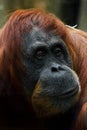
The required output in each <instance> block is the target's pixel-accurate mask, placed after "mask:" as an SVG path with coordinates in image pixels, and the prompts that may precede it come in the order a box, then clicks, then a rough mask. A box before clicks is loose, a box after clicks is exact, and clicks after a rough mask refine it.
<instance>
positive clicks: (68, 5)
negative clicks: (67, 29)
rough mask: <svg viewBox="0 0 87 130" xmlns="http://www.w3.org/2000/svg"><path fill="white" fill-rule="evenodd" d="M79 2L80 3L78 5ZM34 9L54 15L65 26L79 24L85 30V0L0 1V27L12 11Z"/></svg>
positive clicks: (86, 6) (86, 8)
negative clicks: (43, 10)
mask: <svg viewBox="0 0 87 130" xmlns="http://www.w3.org/2000/svg"><path fill="white" fill-rule="evenodd" d="M80 1H82V2H81V3H79V2H80ZM80 4H81V6H82V8H81V9H80V8H79V7H80V6H78V5H80ZM35 7H36V8H43V9H45V10H47V11H49V12H51V13H54V14H55V15H56V16H58V17H59V18H60V19H61V20H63V22H65V23H66V24H69V25H75V24H78V22H79V23H80V27H81V26H82V28H84V29H85V30H86V28H87V27H86V25H87V24H86V23H87V20H86V19H87V18H86V16H87V15H86V12H87V1H86V0H0V27H2V25H4V23H5V22H6V21H7V19H8V17H9V16H10V15H11V13H12V12H13V11H15V10H17V9H29V8H35ZM76 11H77V12H76ZM78 14H79V15H78ZM78 16H79V17H78ZM75 19H76V21H75ZM78 20H79V21H78Z"/></svg>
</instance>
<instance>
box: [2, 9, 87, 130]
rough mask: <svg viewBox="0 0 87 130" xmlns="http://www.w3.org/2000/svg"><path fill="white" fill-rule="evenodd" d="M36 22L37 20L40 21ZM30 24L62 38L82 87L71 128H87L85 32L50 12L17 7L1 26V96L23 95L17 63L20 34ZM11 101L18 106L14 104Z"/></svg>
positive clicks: (19, 53) (86, 54) (86, 42)
mask: <svg viewBox="0 0 87 130" xmlns="http://www.w3.org/2000/svg"><path fill="white" fill-rule="evenodd" d="M38 21H40V24H39V23H38ZM32 23H33V24H34V25H32ZM32 26H39V27H40V28H42V29H44V30H45V31H46V32H49V31H52V32H53V33H55V34H58V35H60V37H61V38H62V39H63V40H64V41H65V43H66V45H67V48H68V49H69V51H70V54H71V57H72V60H73V66H74V70H75V72H76V73H77V75H78V77H79V79H80V84H81V89H82V91H81V97H80V101H79V106H78V112H77V114H76V118H75V120H74V121H73V127H72V130H87V34H86V33H85V32H83V31H80V30H77V29H74V28H70V27H68V26H65V25H64V24H63V23H62V22H61V21H60V20H59V19H57V18H56V17H55V16H54V15H52V14H46V13H45V12H44V11H41V10H38V9H32V10H18V11H16V12H14V13H13V14H12V16H11V17H10V19H9V20H8V22H7V23H6V24H5V26H4V27H3V28H2V30H1V32H0V94H1V96H3V95H6V96H8V95H12V94H13V93H14V91H15V92H16V97H18V94H19V95H20V94H21V93H22V96H23V98H26V95H25V93H24V92H23V89H22V84H21V82H20V79H19V76H18V75H19V74H22V75H23V74H24V69H23V65H22V62H21V41H22V36H23V35H24V34H25V35H26V33H28V32H29V31H30V30H31V29H32ZM11 91H12V93H11ZM17 100H18V99H17ZM17 100H16V101H17ZM20 100H21V99H20ZM11 103H12V105H13V104H14V103H13V102H11ZM15 104H16V105H18V104H17V103H15ZM20 104H21V103H20ZM10 105H11V104H10ZM14 106H15V105H14ZM30 113H31V112H30ZM68 130H71V129H68Z"/></svg>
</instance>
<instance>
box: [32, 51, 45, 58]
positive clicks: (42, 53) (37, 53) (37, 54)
mask: <svg viewBox="0 0 87 130" xmlns="http://www.w3.org/2000/svg"><path fill="white" fill-rule="evenodd" d="M45 55H46V51H45V50H38V51H36V53H35V57H36V58H37V59H39V60H42V59H43V58H44V57H45Z"/></svg>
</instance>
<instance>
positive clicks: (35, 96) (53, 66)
mask: <svg viewBox="0 0 87 130" xmlns="http://www.w3.org/2000/svg"><path fill="white" fill-rule="evenodd" d="M22 60H23V65H24V69H25V72H26V74H25V75H24V77H21V80H22V84H23V87H24V90H25V92H26V94H27V95H28V96H29V97H30V98H31V103H32V106H33V109H34V111H35V112H36V114H37V116H38V117H41V118H43V117H50V116H54V115H56V114H59V113H64V112H66V111H68V110H69V109H70V108H71V107H72V106H74V105H75V104H76V103H77V101H78V99H79V95H80V85H79V80H78V77H77V75H76V74H75V72H74V71H73V70H72V61H71V57H70V55H69V52H68V50H67V48H66V46H65V43H64V42H63V40H62V39H61V38H60V37H58V36H56V35H53V34H51V33H48V34H47V33H45V32H44V31H42V30H40V29H39V28H33V29H32V31H31V32H29V34H28V35H27V36H24V37H23V42H22Z"/></svg>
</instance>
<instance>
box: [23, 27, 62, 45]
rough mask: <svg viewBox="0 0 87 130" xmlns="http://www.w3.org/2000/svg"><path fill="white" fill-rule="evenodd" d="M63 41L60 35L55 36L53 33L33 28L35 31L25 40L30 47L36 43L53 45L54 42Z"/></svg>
mask: <svg viewBox="0 0 87 130" xmlns="http://www.w3.org/2000/svg"><path fill="white" fill-rule="evenodd" d="M61 40H62V39H61V38H60V37H59V36H58V35H54V34H53V33H52V32H48V33H47V32H45V31H44V30H42V29H40V28H38V27H33V29H32V30H31V31H30V32H29V33H28V34H27V35H26V36H25V37H24V38H23V41H24V42H27V43H28V44H29V45H30V44H34V43H36V42H41V43H47V44H51V43H53V42H60V41H61Z"/></svg>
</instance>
